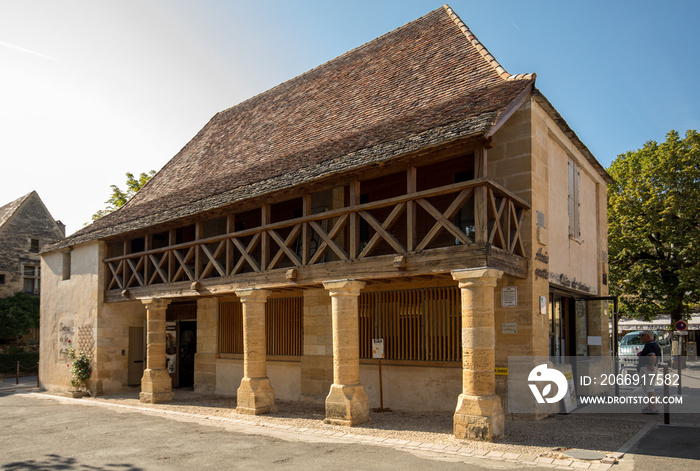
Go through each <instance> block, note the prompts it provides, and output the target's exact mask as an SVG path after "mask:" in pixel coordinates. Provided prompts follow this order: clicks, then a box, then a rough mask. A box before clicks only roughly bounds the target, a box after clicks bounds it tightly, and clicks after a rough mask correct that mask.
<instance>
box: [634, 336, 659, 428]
mask: <svg viewBox="0 0 700 471" xmlns="http://www.w3.org/2000/svg"><path fill="white" fill-rule="evenodd" d="M641 339H642V342H644V348H643V349H642V351H641V352H639V353H637V356H638V357H639V360H638V361H637V372H638V373H639V376H640V378H642V390H643V391H644V392H645V393H647V396H648V397H649V405H648V406H647V407H645V408H643V409H642V413H644V414H658V413H659V408H658V404H657V403H656V393H655V392H654V383H655V382H656V371H657V368H658V366H659V362H660V361H661V348H660V347H659V344H657V343H656V341H655V340H654V332H652V331H651V330H645V331H644V332H642V335H641ZM642 375H644V376H643V377H642Z"/></svg>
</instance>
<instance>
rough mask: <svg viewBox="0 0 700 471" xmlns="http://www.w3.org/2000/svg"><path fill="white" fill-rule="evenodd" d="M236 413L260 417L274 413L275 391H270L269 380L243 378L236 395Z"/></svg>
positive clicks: (264, 378) (263, 378) (265, 378)
mask: <svg viewBox="0 0 700 471" xmlns="http://www.w3.org/2000/svg"><path fill="white" fill-rule="evenodd" d="M236 399H237V403H236V412H237V413H239V414H247V415H260V414H267V413H268V412H274V411H276V410H277V408H276V407H275V391H274V390H273V389H272V385H271V384H270V379H269V378H268V377H267V376H265V377H262V378H248V377H244V378H243V379H242V380H241V385H240V387H239V388H238V392H237V393H236Z"/></svg>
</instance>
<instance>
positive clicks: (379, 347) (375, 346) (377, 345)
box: [372, 339, 384, 358]
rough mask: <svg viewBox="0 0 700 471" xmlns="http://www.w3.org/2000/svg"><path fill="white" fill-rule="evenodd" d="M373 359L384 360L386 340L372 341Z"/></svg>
mask: <svg viewBox="0 0 700 471" xmlns="http://www.w3.org/2000/svg"><path fill="white" fill-rule="evenodd" d="M372 358H384V339H372Z"/></svg>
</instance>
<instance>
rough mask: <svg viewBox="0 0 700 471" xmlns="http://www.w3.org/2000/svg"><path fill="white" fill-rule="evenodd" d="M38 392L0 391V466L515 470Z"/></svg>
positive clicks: (120, 470)
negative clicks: (68, 399)
mask: <svg viewBox="0 0 700 471" xmlns="http://www.w3.org/2000/svg"><path fill="white" fill-rule="evenodd" d="M38 396H39V395H36V394H27V393H15V394H0V466H1V469H3V470H113V471H136V470H179V469H183V470H191V469H197V470H209V469H216V470H237V469H247V470H250V469H262V470H265V469H275V470H278V469H279V470H287V469H290V470H291V469H294V470H298V469H304V470H317V469H318V470H321V469H322V470H324V471H327V470H329V469H337V470H395V469H404V470H406V469H420V470H424V469H438V470H460V471H464V470H465V469H469V470H475V471H481V470H494V469H496V470H497V469H522V464H518V463H509V462H505V461H496V460H484V459H478V458H471V457H458V456H447V455H444V454H440V453H431V452H417V451H415V452H409V451H406V450H401V449H395V448H391V447H382V446H376V445H363V444H356V443H352V444H350V443H343V441H342V440H340V439H332V438H325V437H314V438H313V441H311V440H310V439H309V438H308V437H302V436H300V435H298V434H297V435H295V434H292V433H284V432H280V431H279V430H277V431H270V432H269V433H265V434H261V432H260V428H259V427H258V428H257V429H255V430H254V429H252V428H250V427H245V426H239V425H235V424H225V423H206V421H204V420H202V419H187V418H184V417H179V418H177V417H166V416H163V415H156V414H146V413H143V412H139V411H133V410H128V409H116V408H110V407H94V406H83V405H80V404H79V403H76V402H72V403H67V402H62V401H58V400H56V399H52V398H50V397H48V396H47V397H38ZM465 465H467V466H465ZM527 469H551V468H545V467H542V468H540V467H538V466H528V468H527Z"/></svg>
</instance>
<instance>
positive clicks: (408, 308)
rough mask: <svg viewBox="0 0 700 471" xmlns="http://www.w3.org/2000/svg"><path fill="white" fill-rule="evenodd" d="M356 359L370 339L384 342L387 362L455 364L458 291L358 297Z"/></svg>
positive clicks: (369, 347) (459, 314) (368, 348)
mask: <svg viewBox="0 0 700 471" xmlns="http://www.w3.org/2000/svg"><path fill="white" fill-rule="evenodd" d="M359 315H360V358H371V353H372V339H375V338H381V339H384V358H386V359H387V360H423V361H459V360H460V359H461V358H462V346H461V335H462V305H461V298H460V292H459V288H457V287H445V288H429V289H413V290H401V291H381V292H374V293H361V294H360V314H359Z"/></svg>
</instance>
